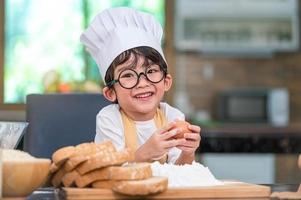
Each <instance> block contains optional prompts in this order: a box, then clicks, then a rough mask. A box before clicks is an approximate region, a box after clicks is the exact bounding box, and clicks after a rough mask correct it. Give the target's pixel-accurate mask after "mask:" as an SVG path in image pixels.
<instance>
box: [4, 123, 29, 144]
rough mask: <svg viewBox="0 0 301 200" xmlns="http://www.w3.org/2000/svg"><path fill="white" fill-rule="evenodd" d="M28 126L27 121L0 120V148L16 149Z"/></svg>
mask: <svg viewBox="0 0 301 200" xmlns="http://www.w3.org/2000/svg"><path fill="white" fill-rule="evenodd" d="M27 126H28V123H27V122H4V121H0V148H1V149H16V148H17V146H18V144H19V143H20V141H21V138H22V137H23V135H24V133H25V132H26V128H27Z"/></svg>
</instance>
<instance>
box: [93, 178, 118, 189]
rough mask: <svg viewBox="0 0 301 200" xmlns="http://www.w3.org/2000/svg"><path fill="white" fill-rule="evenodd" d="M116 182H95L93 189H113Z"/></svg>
mask: <svg viewBox="0 0 301 200" xmlns="http://www.w3.org/2000/svg"><path fill="white" fill-rule="evenodd" d="M114 183H115V181H114V180H105V181H95V182H93V183H92V187H93V188H102V189H112V188H113V185H114Z"/></svg>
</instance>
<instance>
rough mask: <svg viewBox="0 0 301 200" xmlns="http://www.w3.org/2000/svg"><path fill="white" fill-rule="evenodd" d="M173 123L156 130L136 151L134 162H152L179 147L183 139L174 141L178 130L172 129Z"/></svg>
mask: <svg viewBox="0 0 301 200" xmlns="http://www.w3.org/2000/svg"><path fill="white" fill-rule="evenodd" d="M174 127H175V122H171V123H169V124H168V125H167V126H165V127H163V128H162V129H159V130H157V131H156V132H155V133H154V134H153V135H152V136H151V137H150V138H149V139H148V140H147V141H146V142H145V143H144V144H143V145H142V146H141V147H140V148H139V149H138V150H137V151H136V154H135V156H136V161H153V160H157V159H159V158H160V157H162V156H163V155H164V154H166V153H167V152H168V150H169V149H171V148H173V147H176V146H179V145H181V144H183V143H184V142H185V139H174V136H175V135H177V134H178V132H179V131H180V129H177V128H176V129H173V128H174Z"/></svg>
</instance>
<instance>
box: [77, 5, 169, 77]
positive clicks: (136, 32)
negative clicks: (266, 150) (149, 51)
mask: <svg viewBox="0 0 301 200" xmlns="http://www.w3.org/2000/svg"><path fill="white" fill-rule="evenodd" d="M162 34H163V31H162V27H161V25H160V24H159V22H158V21H157V20H156V19H155V18H154V17H153V16H152V15H151V14H148V13H145V12H140V11H137V10H135V9H133V8H127V7H118V8H110V9H106V10H104V11H103V12H101V13H99V14H98V15H96V17H95V18H94V19H93V21H92V22H91V24H90V25H89V27H88V28H87V29H86V30H85V31H84V32H83V33H82V35H81V37H80V41H81V42H82V43H83V44H84V45H85V46H86V49H87V50H88V52H89V53H90V54H91V56H92V57H93V58H94V60H95V61H96V63H97V65H98V67H99V71H100V74H101V76H102V78H103V79H104V78H105V74H106V71H107V69H108V68H109V66H110V65H111V63H112V62H113V60H114V59H115V58H116V57H117V56H118V55H120V54H121V53H122V52H124V51H126V50H128V49H131V48H135V47H139V46H148V47H152V48H154V49H155V50H157V51H158V52H159V53H160V54H161V56H162V58H163V59H164V60H165V58H164V54H163V51H162V48H161V39H162Z"/></svg>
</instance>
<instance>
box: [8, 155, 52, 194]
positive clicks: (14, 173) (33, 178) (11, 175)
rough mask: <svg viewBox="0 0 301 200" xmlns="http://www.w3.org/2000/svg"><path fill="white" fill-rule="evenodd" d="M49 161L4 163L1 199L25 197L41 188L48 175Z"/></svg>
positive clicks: (36, 160) (35, 160)
mask: <svg viewBox="0 0 301 200" xmlns="http://www.w3.org/2000/svg"><path fill="white" fill-rule="evenodd" d="M50 164H51V161H50V159H34V160H25V161H24V160H22V161H4V162H3V163H2V170H3V171H2V172H3V174H2V180H3V183H2V184H3V186H2V192H3V197H26V196H28V195H30V194H31V193H32V192H33V191H34V190H35V189H37V188H39V187H41V186H42V185H43V184H44V183H45V182H46V180H47V178H48V175H49V173H50V171H49V170H50Z"/></svg>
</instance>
